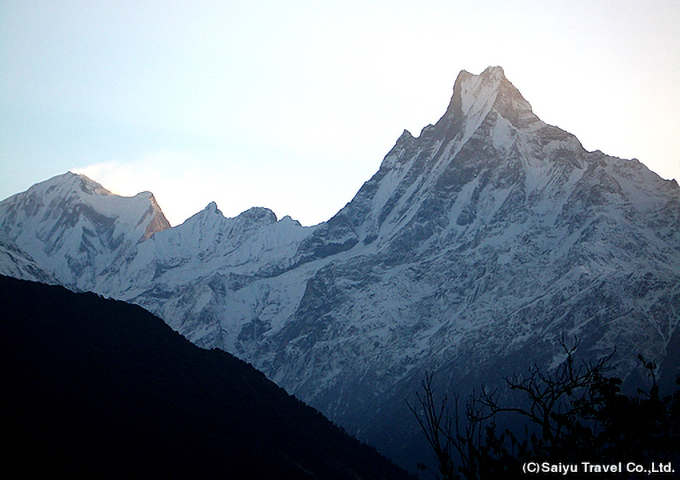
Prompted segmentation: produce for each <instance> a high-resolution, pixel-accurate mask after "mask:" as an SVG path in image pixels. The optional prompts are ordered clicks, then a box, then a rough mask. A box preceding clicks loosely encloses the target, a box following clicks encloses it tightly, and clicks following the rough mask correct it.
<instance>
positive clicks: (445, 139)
mask: <svg viewBox="0 0 680 480" xmlns="http://www.w3.org/2000/svg"><path fill="white" fill-rule="evenodd" d="M63 183H64V179H61V180H60V179H53V180H50V181H48V182H45V184H44V185H43V186H42V187H41V186H36V187H34V188H33V189H31V190H29V192H25V193H23V194H18V195H16V196H15V197H12V198H10V199H7V200H5V201H3V202H0V235H2V234H4V235H5V236H6V237H7V242H9V243H7V242H6V244H7V245H10V244H11V246H12V248H14V249H15V250H13V251H12V255H13V256H12V257H11V258H21V259H24V260H22V261H23V262H24V263H26V265H31V266H32V268H33V269H34V270H36V271H39V270H37V269H38V268H42V269H44V270H45V271H46V272H47V273H49V274H51V275H53V276H54V277H55V278H56V279H57V280H58V281H59V282H60V283H63V284H65V285H69V286H72V287H73V286H77V287H78V288H83V289H89V290H93V291H96V292H98V293H101V294H105V295H107V296H111V297H114V298H117V299H121V300H125V301H128V302H132V303H136V304H139V305H142V306H144V307H145V308H147V309H149V310H150V311H152V312H153V313H155V314H157V315H158V316H160V317H161V318H163V320H165V321H166V322H167V323H168V324H169V325H170V326H171V327H173V328H174V329H175V330H177V331H179V332H180V333H182V334H183V335H185V336H186V337H187V338H188V339H189V340H191V341H192V342H194V343H196V344H198V345H201V346H204V347H209V348H213V347H216V348H220V349H223V350H226V351H228V352H231V353H233V354H234V355H236V356H238V357H240V358H243V359H245V360H247V361H249V362H251V363H252V364H253V365H254V366H255V367H256V368H258V369H260V370H261V371H263V372H264V373H265V374H266V375H267V376H268V377H269V378H271V379H272V380H274V381H275V382H276V383H277V384H278V385H280V386H282V387H284V388H285V389H286V390H287V391H288V392H289V393H293V394H295V395H296V396H297V397H298V398H300V399H302V400H304V401H305V402H308V403H310V404H311V405H313V406H314V407H316V408H318V409H319V410H321V411H322V412H323V413H324V414H326V415H328V416H329V417H330V418H331V419H332V420H333V421H335V422H337V423H339V424H341V425H342V426H344V427H345V428H347V429H348V430H349V431H350V432H351V433H353V434H356V435H359V436H360V438H362V439H364V440H367V441H370V443H372V444H373V445H376V446H379V447H380V448H381V449H382V450H383V451H385V452H389V453H390V455H391V456H392V457H393V458H395V459H397V460H399V461H403V462H404V463H403V464H405V465H408V466H409V467H412V466H413V464H414V463H415V461H416V460H419V459H418V458H417V457H416V458H413V457H412V456H411V452H412V449H413V447H412V445H413V442H414V441H415V439H417V438H419V432H418V429H417V426H416V425H415V424H414V422H413V420H412V418H411V416H410V413H409V412H408V410H407V408H406V405H405V401H404V400H405V399H406V398H408V397H410V396H412V395H413V392H414V391H415V390H417V389H418V388H419V385H420V381H421V380H422V379H423V378H424V376H425V373H426V372H433V373H434V379H435V381H436V382H438V387H439V389H440V390H441V389H447V390H449V391H453V390H457V391H464V390H465V389H467V388H470V387H472V386H474V385H478V384H479V383H481V382H485V383H487V384H492V383H494V382H497V381H499V380H500V378H502V377H503V376H504V375H509V374H513V373H516V372H518V371H522V370H523V369H524V368H525V367H526V366H528V365H531V364H533V363H536V364H539V365H541V366H543V367H549V366H551V365H556V364H558V363H559V361H560V359H561V355H562V351H561V348H560V346H559V339H560V338H562V336H566V337H568V338H573V337H577V338H579V339H580V341H581V346H580V348H579V351H578V352H576V355H577V357H578V358H594V357H599V356H601V355H603V354H606V353H609V352H611V351H612V350H613V349H614V348H616V351H617V356H616V358H615V361H616V362H617V365H618V370H617V371H616V372H615V374H616V375H618V376H621V377H622V378H625V379H628V381H629V382H630V383H635V382H636V381H637V380H639V379H638V378H637V377H636V375H637V374H636V373H635V368H636V367H637V361H636V357H637V354H638V353H642V354H643V355H644V356H645V357H646V358H648V359H650V360H653V361H655V362H657V363H659V364H661V365H662V370H661V372H660V374H661V376H662V377H663V378H666V379H671V381H672V379H674V378H675V372H676V371H677V368H678V363H677V355H674V354H673V348H672V346H673V345H677V338H678V334H677V326H678V313H677V312H678V311H680V188H679V187H678V185H677V183H676V182H675V181H665V180H663V179H661V178H660V177H658V176H657V175H656V174H654V173H653V172H651V171H649V170H648V169H647V168H646V167H645V166H644V165H643V164H641V163H640V162H638V161H637V160H622V159H619V158H615V157H610V156H607V155H605V154H604V153H602V152H599V151H595V152H588V151H586V150H585V149H584V148H583V147H582V145H581V144H580V142H579V141H578V140H577V139H576V138H575V137H574V136H573V135H571V134H569V133H567V132H565V131H563V130H561V129H559V128H557V127H555V126H551V125H547V124H545V123H544V122H542V121H541V120H540V119H539V118H537V117H536V116H535V115H534V113H533V112H532V109H531V106H530V104H529V103H528V102H527V101H526V100H525V99H524V98H523V97H522V95H521V94H520V92H519V91H518V90H517V89H516V88H515V87H514V86H513V85H512V83H511V82H510V81H509V80H508V79H507V78H506V77H505V75H504V73H503V70H502V69H501V68H498V67H492V68H489V69H487V70H485V71H484V72H483V73H482V74H480V75H472V74H469V73H467V72H462V73H461V74H460V75H459V77H458V79H457V80H456V83H455V86H454V89H453V96H452V99H451V102H450V104H449V106H448V108H447V110H446V112H445V114H444V115H443V116H442V118H441V119H440V120H439V121H438V122H436V123H435V124H434V125H429V126H427V127H425V128H424V129H423V130H422V132H421V134H420V136H418V137H414V136H413V135H411V134H410V133H409V132H404V133H403V134H402V135H401V137H400V138H399V139H398V140H397V142H396V144H395V146H394V147H393V148H392V150H391V151H390V152H389V153H388V154H387V156H386V157H385V159H384V160H383V162H382V164H381V166H380V169H379V170H378V172H376V174H375V175H374V176H373V177H372V178H371V179H369V180H368V181H367V182H366V183H365V184H364V185H363V186H362V188H361V189H360V190H359V192H358V193H357V195H356V196H355V197H354V198H353V199H352V200H351V201H350V202H349V203H348V204H347V205H346V206H345V207H344V208H343V209H342V210H341V211H340V212H338V214H337V215H335V216H334V217H333V218H331V219H330V220H329V221H328V222H325V223H322V224H320V225H317V226H315V227H310V228H305V227H301V226H300V225H299V224H298V223H297V222H295V221H294V220H292V219H290V218H289V217H286V218H283V219H281V220H277V219H276V218H275V216H274V215H273V214H272V213H271V212H270V211H268V210H266V209H262V208H254V209H251V210H248V211H246V212H244V213H242V214H241V215H239V216H238V217H235V218H225V217H224V216H223V215H222V214H221V212H220V211H219V210H218V209H217V206H216V205H214V204H210V205H208V206H207V207H206V209H205V210H203V211H202V212H199V213H197V214H196V215H195V216H193V217H191V218H190V219H188V220H187V221H186V222H185V223H184V224H182V225H179V226H177V227H175V228H166V229H160V228H158V229H156V231H155V233H154V234H153V235H152V236H151V237H149V238H147V237H145V236H144V235H142V233H143V231H146V230H147V227H145V226H144V225H147V224H145V223H144V222H142V223H141V224H139V225H140V226H139V231H138V230H134V232H135V233H134V235H132V234H130V235H127V236H125V237H124V238H129V239H131V240H132V239H133V240H134V242H133V241H129V242H125V241H121V242H120V243H116V245H120V247H119V248H118V250H115V251H116V252H119V253H116V254H115V255H112V254H109V253H107V252H109V250H107V249H106V248H105V247H104V246H103V245H108V243H106V242H108V241H109V240H107V239H109V238H118V237H117V236H115V235H113V236H112V235H108V234H107V232H110V231H114V232H118V231H124V230H125V228H122V226H123V223H121V220H116V219H119V218H120V219H122V218H128V217H125V216H123V215H122V213H120V212H119V213H118V214H116V215H117V216H116V215H113V213H112V212H111V211H109V210H107V211H109V213H108V214H107V215H108V216H107V217H106V218H109V219H111V220H109V222H110V223H111V225H112V228H113V230H111V229H109V230H107V229H102V228H101V227H97V226H96V225H94V224H92V222H93V221H94V220H92V218H95V217H88V216H86V215H84V214H81V215H80V216H77V215H76V214H75V213H73V214H69V215H70V216H66V217H64V216H63V215H62V214H60V213H59V212H60V211H61V210H60V209H61V208H62V203H59V202H56V203H55V204H54V209H55V211H54V212H53V211H52V210H50V213H49V215H48V216H47V217H46V216H45V215H46V214H43V213H40V214H38V213H36V214H33V213H32V212H33V211H34V210H32V209H30V208H25V209H24V210H22V211H23V212H24V213H23V214H22V215H23V216H22V217H21V220H20V222H19V220H18V218H19V217H17V216H13V214H12V210H11V208H13V207H11V206H12V205H15V204H19V203H21V202H23V203H21V204H22V205H24V204H26V202H27V200H25V199H26V198H27V197H29V196H32V197H33V198H35V199H38V200H35V202H34V203H37V204H46V202H45V201H42V203H41V201H40V200H39V199H40V198H43V197H44V196H46V195H48V192H54V191H57V189H56V187H54V188H53V186H54V184H58V185H62V184H63ZM41 185H42V184H41ZM60 188H61V187H60ZM29 194H30V195H29ZM88 198H89V197H88ZM134 198H137V197H134ZM90 204H92V205H94V203H93V202H90ZM35 211H36V212H38V210H35ZM69 211H71V212H77V211H78V210H74V209H71V210H69ZM139 211H146V210H144V209H140V210H139ZM40 212H42V211H40ZM74 215H76V216H74ZM46 218H47V219H54V218H68V219H70V222H71V223H67V224H63V226H61V225H62V223H60V224H59V225H60V226H58V227H57V226H51V227H50V228H49V229H47V230H45V229H46V228H47V227H45V222H46V221H47V220H46ZM144 218H147V219H148V218H151V217H150V216H147V217H144ZM75 219H78V220H77V221H76V220H75ZM88 222H90V223H88ZM95 223H96V222H95ZM104 223H106V222H104ZM100 224H101V225H103V223H102V222H99V223H97V225H100ZM50 225H52V224H50ZM149 225H150V224H149ZM79 228H80V229H79ZM135 228H137V227H135ZM142 230H143V231H142ZM20 231H24V232H26V233H24V234H21V235H18V234H17V232H20ZM31 232H35V233H31ZM49 232H60V233H59V235H57V234H48V233H49ZM90 232H95V233H96V234H95V233H92V234H90ZM97 232H101V235H103V237H101V238H103V239H102V240H98V239H99V238H100V234H99V233H97ZM100 245H102V246H101V247H100ZM122 245H126V246H125V247H124V248H123V247H122ZM1 246H2V243H0V247H1ZM92 246H97V248H95V249H94V250H93V247H92ZM57 251H68V252H87V253H82V254H81V253H79V254H78V255H80V256H78V255H75V254H72V255H71V257H69V258H77V259H80V260H79V261H75V260H73V261H63V260H61V258H62V257H59V256H56V255H53V254H51V252H57ZM21 252H23V254H22V253H21ZM89 252H92V253H89ZM100 252H104V253H100ZM2 258H3V257H1V256H0V260H2ZM28 259H33V260H34V262H35V264H30V263H28V262H29V260H28ZM17 262H18V264H21V265H23V263H21V262H19V261H18V260H17ZM16 265H17V263H15V264H14V267H13V268H14V269H13V270H12V269H9V268H5V270H3V271H7V272H8V274H10V275H17V273H16V272H17V268H18V267H16ZM0 267H2V263H0ZM76 267H78V268H76ZM81 267H82V268H81ZM12 272H14V273H12Z"/></svg>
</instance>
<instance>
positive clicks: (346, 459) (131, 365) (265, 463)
mask: <svg viewBox="0 0 680 480" xmlns="http://www.w3.org/2000/svg"><path fill="white" fill-rule="evenodd" d="M0 305H2V308H1V309H0V368H1V369H2V378H1V379H0V384H1V385H2V392H3V397H4V400H5V401H4V405H5V408H4V409H3V422H2V424H3V433H4V435H5V439H6V440H7V442H6V443H7V445H6V446H5V447H4V448H5V452H6V457H5V458H6V459H8V460H9V464H8V466H10V465H11V466H12V467H13V468H14V469H15V470H17V471H18V470H20V471H21V472H22V474H25V475H27V476H29V474H30V473H39V472H40V473H44V472H45V471H49V472H50V474H56V473H63V474H67V473H68V474H69V475H74V474H75V475H76V476H77V477H79V478H159V479H160V478H253V479H255V478H291V479H293V478H294V479H305V478H309V479H312V478H328V479H335V478H337V479H354V478H374V479H393V478H406V475H405V474H404V473H403V472H401V471H399V470H398V469H397V468H396V467H394V465H392V464H391V463H390V462H389V461H388V460H386V459H385V458H384V457H381V456H380V455H379V454H378V453H377V452H376V451H375V450H373V449H372V448H370V447H367V446H365V445H362V444H360V443H359V442H358V441H356V440H354V439H353V438H351V437H349V436H348V435H347V434H346V433H344V432H343V431H341V430H340V429H339V428H337V427H336V426H334V425H333V424H331V422H329V421H328V420H326V419H325V418H324V417H323V416H322V415H321V414H320V413H318V412H317V411H316V410H313V409H312V408H310V407H307V406H305V405H304V404H302V402H300V401H298V400H296V399H295V398H293V397H291V396H289V395H288V394H287V393H285V392H284V391H283V390H282V389H281V388H279V387H277V386H276V385H274V384H273V383H272V382H270V381H269V380H267V379H266V378H265V377H264V375H262V374H261V373H260V372H258V371H256V370H255V369H254V368H252V367H251V366H250V365H247V364H245V363H244V362H242V361H240V360H237V359H236V358H234V357H233V356H231V355H230V354H228V353H225V352H222V351H219V350H212V351H207V350H203V349H200V348H198V347H196V346H194V345H192V344H191V343H189V342H188V341H187V340H186V339H184V338H183V337H182V336H180V335H179V334H177V333H176V332H173V331H172V330H171V329H170V328H169V327H168V326H167V325H165V324H164V323H163V322H162V320H160V319H158V318H157V317H154V316H153V315H151V314H150V313H148V312H146V311H145V310H143V309H141V308H140V307H137V306H132V305H129V304H126V303H123V302H118V301H114V300H105V299H103V298H101V297H99V296H97V295H95V294H75V293H72V292H69V291H67V290H65V289H63V288H61V287H55V286H47V285H43V284H38V283H32V282H26V281H22V280H15V279H11V278H8V277H4V276H0Z"/></svg>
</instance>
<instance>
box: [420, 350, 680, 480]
mask: <svg viewBox="0 0 680 480" xmlns="http://www.w3.org/2000/svg"><path fill="white" fill-rule="evenodd" d="M560 345H561V347H562V349H563V351H564V354H565V359H564V361H563V362H562V363H561V364H560V365H559V366H558V367H557V368H555V369H553V370H550V371H546V370H544V369H541V368H539V367H538V366H536V365H534V366H533V367H532V368H530V369H529V371H528V372H527V373H526V374H525V375H515V376H513V377H509V378H506V379H505V385H504V387H505V389H504V390H503V391H502V392H501V391H500V390H499V389H495V390H492V391H490V390H488V389H486V388H482V389H481V391H480V392H473V394H472V395H471V396H470V397H469V398H468V400H467V401H466V403H465V407H464V409H461V408H460V402H459V398H458V396H457V395H455V396H454V397H453V402H449V400H448V398H447V396H446V395H444V396H443V398H442V399H441V400H437V398H436V397H437V396H436V392H435V389H434V386H433V381H432V375H431V374H428V375H426V377H425V379H424V380H423V382H422V392H418V393H417V394H416V399H417V403H416V405H411V404H409V408H410V410H411V412H412V413H413V414H414V416H415V418H416V420H417V422H418V424H419V425H420V427H421V430H422V431H423V434H424V435H425V438H426V440H427V441H428V444H429V445H430V447H431V450H432V452H433V453H434V455H435V458H436V461H437V469H438V471H439V472H438V473H439V475H441V478H443V479H444V480H450V479H459V478H461V476H462V477H463V478H466V479H484V478H503V477H507V476H510V475H512V474H513V473H514V474H517V473H519V472H521V465H522V464H523V463H525V462H528V461H548V462H563V463H568V462H572V463H580V462H583V461H589V462H593V463H602V464H604V463H617V462H622V461H626V462H627V461H634V462H636V463H641V464H642V463H645V464H649V462H652V461H653V462H664V461H665V462H669V461H670V462H678V461H679V460H680V390H677V391H676V392H675V393H674V394H672V395H668V396H666V397H662V396H661V395H660V392H659V386H658V383H657V380H656V368H657V366H656V364H655V363H653V362H650V361H648V360H646V359H645V358H644V357H643V356H642V355H640V356H639V360H640V363H641V366H642V368H643V369H644V370H645V371H646V372H647V374H648V376H649V377H650V378H651V387H650V388H649V389H648V390H643V389H638V391H637V394H636V395H634V396H628V395H625V394H623V393H622V392H621V384H622V381H621V379H619V378H616V377H609V376H607V375H606V374H605V373H606V371H607V369H608V366H609V364H610V362H611V359H612V355H613V353H612V354H610V355H607V356H605V357H603V358H601V359H600V360H598V361H595V362H586V361H583V362H580V363H577V362H576V360H575V358H574V353H575V351H576V349H577V348H578V346H579V343H578V342H574V344H573V345H571V346H568V345H567V344H566V342H565V341H564V339H562V340H561V341H560ZM676 383H679V384H680V376H679V377H678V380H677V381H676ZM508 398H512V400H508ZM501 417H502V418H503V423H504V424H505V425H514V427H506V428H504V429H502V430H501V429H499V427H498V425H499V424H500V422H497V420H499V419H500V418H501ZM518 425H519V426H518ZM419 467H420V468H421V469H426V468H427V467H426V466H425V465H423V464H419ZM625 474H626V472H623V475H622V474H620V473H619V474H617V477H616V478H626V477H625ZM601 478H607V477H606V476H602V477H601ZM630 478H634V475H633V474H630Z"/></svg>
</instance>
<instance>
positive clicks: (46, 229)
mask: <svg viewBox="0 0 680 480" xmlns="http://www.w3.org/2000/svg"><path fill="white" fill-rule="evenodd" d="M167 228H170V224H169V223H168V221H167V220H166V218H165V216H164V215H163V212H162V211H161V209H160V207H159V206H158V204H157V203H156V200H155V199H154V197H153V195H152V194H151V193H149V192H143V193H140V194H138V195H136V196H135V197H131V198H128V197H121V196H118V195H114V194H112V193H111V192H109V191H108V190H106V189H105V188H104V187H102V186H101V185H100V184H98V183H97V182H94V181H92V180H90V179H89V178H87V177H86V176H84V175H76V174H74V173H70V172H69V173H67V174H64V175H60V176H58V177H55V178H52V179H50V180H47V181H45V182H42V183H39V184H37V185H34V186H33V187H31V188H30V189H28V191H26V192H24V193H21V194H18V195H14V196H13V197H10V198H8V199H6V200H4V201H3V202H2V203H1V204H0V239H2V238H4V239H5V240H6V241H9V242H11V243H13V244H14V245H16V246H19V248H21V249H22V250H23V251H24V252H25V253H26V254H28V255H29V256H30V257H32V258H33V259H35V261H37V262H38V264H39V265H41V266H43V268H45V269H46V270H48V271H49V272H52V273H53V274H54V275H55V276H56V278H57V279H58V280H59V281H60V282H61V283H63V284H65V285H70V286H74V287H77V288H82V289H89V288H91V286H92V283H93V281H94V279H95V278H96V277H97V276H99V275H101V274H102V273H103V272H106V271H107V270H108V269H111V268H115V265H116V264H117V263H118V262H119V261H121V260H122V259H124V258H125V257H126V255H128V254H130V253H134V251H135V248H136V246H137V244H138V243H139V242H141V241H144V240H146V239H147V238H149V237H150V236H151V235H153V234H154V233H155V232H159V231H162V230H164V229H167Z"/></svg>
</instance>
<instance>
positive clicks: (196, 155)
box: [0, 0, 680, 225]
mask: <svg viewBox="0 0 680 480" xmlns="http://www.w3.org/2000/svg"><path fill="white" fill-rule="evenodd" d="M490 65H500V66H502V67H503V68H504V70H505V73H506V75H507V77H508V78H509V79H510V81H512V82H513V83H514V84H515V86H516V87H518V88H519V89H520V91H521V92H522V93H523V95H524V96H525V97H526V98H527V100H529V102H530V103H531V104H532V106H533V107H534V111H535V112H536V113H537V114H538V115H539V116H540V117H541V118H542V119H543V120H544V121H546V122H548V123H551V124H555V125H558V126H560V127H562V128H564V129H565V130H568V131H570V132H572V133H574V134H575V135H577V136H578V137H579V139H580V140H581V141H582V143H583V144H584V146H585V147H586V148H587V149H589V150H595V149H599V150H602V151H604V152H605V153H608V154H611V155H616V156H620V157H623V158H633V157H635V158H638V159H639V160H640V161H642V162H643V163H645V164H646V165H647V166H648V167H650V168H651V169H652V170H654V171H655V172H657V173H658V174H659V175H661V176H662V177H664V178H676V179H679V180H680V88H679V87H678V85H680V2H678V1H677V0H628V1H627V0H618V1H602V0H589V1H582V0H570V1H545V0H543V1H533V0H527V1H512V2H508V1H489V0H477V1H419V2H413V1H409V2H406V1H396V0H391V1H371V0H362V1H352V0H347V1H342V2H317V1H256V0H250V1H191V2H189V1H184V2H178V1H172V0H162V1H161V0H158V1H143V0H135V1H121V0H118V1H75V0H68V1H62V0H49V1H30V0H24V1H16V0H4V1H3V2H1V3H0V199H4V198H6V197H8V196H10V195H12V194H14V193H18V192H20V191H23V190H25V189H27V188H28V187H29V186H30V185H32V184H34V183H37V182H39V181H42V180H46V179H47V178H49V177H52V176H54V175H58V174H61V173H64V172H66V171H68V170H76V171H80V172H84V173H86V174H88V175H89V176H91V177H92V178H93V179H95V180H97V181H99V182H100V183H102V184H103V185H104V186H105V187H107V188H109V189H111V190H113V191H115V192H117V193H120V194H124V195H133V194H135V193H137V192H139V191H142V190H150V191H152V192H154V194H155V195H156V197H157V199H158V201H159V203H160V205H161V207H162V208H163V210H164V211H165V212H166V215H167V216H168V218H169V219H170V221H171V223H173V224H178V223H181V222H182V221H183V220H184V219H185V218H187V217H188V216H189V215H191V214H193V213H196V212H197V211H199V210H200V209H202V208H203V207H205V205H206V204H207V203H208V202H210V201H212V200H214V201H216V202H217V204H218V206H219V207H220V209H221V210H222V211H223V212H224V213H225V215H227V216H234V215H237V214H238V213H240V212H241V211H243V210H245V209H247V208H249V207H251V206H265V207H269V208H271V209H272V210H274V212H275V213H276V214H277V215H278V216H279V217H282V216H284V215H291V216H292V217H293V218H295V219H298V220H300V221H301V222H302V223H303V224H305V225H311V224H315V223H318V222H320V221H324V220H327V219H328V218H330V217H331V216H332V215H333V214H335V213H336V212H337V211H338V210H339V209H340V208H342V207H343V206H344V205H345V203H346V202H348V201H349V200H351V198H352V196H353V195H354V194H355V193H356V191H357V190H358V189H359V187H360V186H361V184H362V183H363V182H364V181H366V180H368V178H370V176H371V175H372V174H373V173H374V172H375V171H377V169H378V167H379V165H380V162H381V160H382V158H383V157H384V155H385V154H386V153H387V152H388V150H389V149H390V148H391V147H392V145H393V144H394V142H395V141H396V139H397V138H398V137H399V135H400V134H401V132H402V130H403V129H408V130H409V131H411V133H413V134H414V135H418V134H419V133H420V130H421V129H422V128H423V127H424V126H426V125H427V124H430V123H434V122H436V121H437V120H438V119H439V117H440V116H441V115H442V114H443V113H444V111H445V109H446V106H447V104H448V101H449V98H450V96H451V92H452V87H453V82H454V81H455V78H456V76H457V75H458V73H459V71H460V70H463V69H465V70H468V71H469V72H471V73H475V74H478V73H480V72H481V71H482V70H484V69H485V68H486V67H488V66H490Z"/></svg>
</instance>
